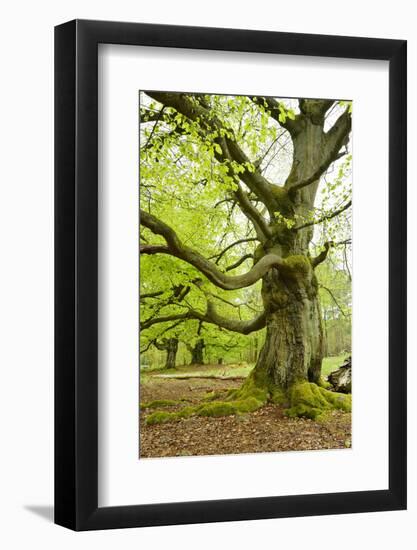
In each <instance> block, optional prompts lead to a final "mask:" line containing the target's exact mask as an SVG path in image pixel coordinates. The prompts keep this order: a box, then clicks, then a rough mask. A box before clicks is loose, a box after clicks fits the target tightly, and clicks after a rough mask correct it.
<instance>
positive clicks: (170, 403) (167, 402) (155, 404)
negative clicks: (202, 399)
mask: <svg viewBox="0 0 417 550" xmlns="http://www.w3.org/2000/svg"><path fill="white" fill-rule="evenodd" d="M186 402H188V399H180V400H179V401H174V400H173V399H156V400H155V401H149V402H147V403H141V404H140V408H141V409H142V410H143V409H158V408H159V407H174V406H175V405H183V404H184V403H186Z"/></svg>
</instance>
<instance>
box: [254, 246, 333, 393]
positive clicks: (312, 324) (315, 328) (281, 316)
mask: <svg viewBox="0 0 417 550" xmlns="http://www.w3.org/2000/svg"><path fill="white" fill-rule="evenodd" d="M262 296H263V301H264V305H265V309H266V312H267V329H266V339H265V344H264V347H263V349H262V351H261V353H260V355H259V358H258V361H257V363H256V366H255V371H254V376H255V380H257V382H259V384H261V385H264V384H265V383H266V385H267V386H268V387H277V388H280V389H283V390H285V391H286V390H287V389H288V388H290V387H291V386H292V385H293V384H295V383H296V382H301V381H310V382H315V383H318V382H319V381H320V374H321V363H322V359H323V326H322V319H321V312H320V304H319V300H318V294H317V280H316V277H315V274H314V272H313V268H312V266H311V263H310V260H309V258H308V257H306V256H301V255H299V256H291V257H290V258H288V259H287V266H286V269H285V272H282V270H280V272H279V273H278V272H277V270H271V271H270V272H269V273H268V274H267V275H266V276H265V277H264V280H263V288H262Z"/></svg>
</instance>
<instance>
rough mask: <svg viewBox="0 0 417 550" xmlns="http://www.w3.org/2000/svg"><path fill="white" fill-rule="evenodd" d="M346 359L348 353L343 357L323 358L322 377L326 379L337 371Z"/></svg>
mask: <svg viewBox="0 0 417 550" xmlns="http://www.w3.org/2000/svg"><path fill="white" fill-rule="evenodd" d="M347 357H349V354H348V353H346V354H344V355H336V356H335V357H325V358H324V359H323V364H322V366H321V374H322V376H323V377H324V378H327V377H328V376H329V374H330V373H331V372H333V371H334V370H337V369H338V368H339V367H340V366H341V365H343V362H344V361H345V359H347Z"/></svg>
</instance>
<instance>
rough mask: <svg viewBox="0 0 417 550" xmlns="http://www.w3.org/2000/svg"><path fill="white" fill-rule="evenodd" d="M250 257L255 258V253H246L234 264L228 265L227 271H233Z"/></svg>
mask: <svg viewBox="0 0 417 550" xmlns="http://www.w3.org/2000/svg"><path fill="white" fill-rule="evenodd" d="M250 258H253V254H245V255H244V256H242V257H241V258H240V259H239V260H238V261H237V262H235V263H234V264H232V265H229V266H227V267H226V271H232V269H236V268H237V267H239V266H240V265H241V264H243V262H244V261H245V260H249V259H250Z"/></svg>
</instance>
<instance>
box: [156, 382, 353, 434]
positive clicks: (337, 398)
mask: <svg viewBox="0 0 417 550" xmlns="http://www.w3.org/2000/svg"><path fill="white" fill-rule="evenodd" d="M219 398H221V400H219ZM205 401H206V402H205V403H203V404H201V405H195V406H185V407H184V408H182V409H181V410H179V411H177V412H166V411H155V412H154V413H152V414H150V415H149V416H148V417H147V418H146V420H145V424H148V425H151V424H161V423H165V422H177V421H179V420H181V419H183V418H189V417H191V416H213V417H219V416H229V415H234V414H245V413H251V412H254V411H256V410H258V409H260V408H261V407H263V406H264V405H265V404H266V403H268V402H269V403H274V404H276V405H281V406H284V407H285V408H286V411H285V414H286V415H287V416H289V417H304V418H310V419H313V420H319V419H320V418H323V417H324V416H325V415H326V414H327V413H328V412H329V411H332V410H336V409H338V410H342V411H345V412H350V411H351V409H352V399H351V395H345V394H340V393H335V392H332V391H329V390H326V389H325V388H323V387H320V386H317V385H316V384H313V383H312V382H299V383H298V384H295V385H294V386H292V387H291V388H290V389H289V390H288V391H287V392H285V391H284V390H282V389H281V388H277V387H272V388H265V387H259V386H257V385H256V383H255V380H254V378H253V377H252V376H249V377H248V378H247V379H246V382H245V383H244V384H243V386H242V387H241V388H239V389H236V390H229V391H227V392H226V393H224V392H223V393H219V392H212V393H211V394H208V395H207V396H206V398H205ZM154 403H157V402H154ZM180 403H181V402H170V405H172V404H180ZM161 406H162V405H161ZM166 406H168V405H166Z"/></svg>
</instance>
